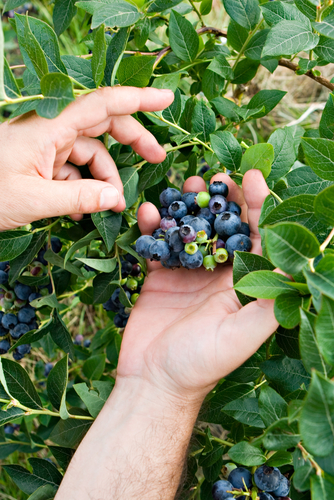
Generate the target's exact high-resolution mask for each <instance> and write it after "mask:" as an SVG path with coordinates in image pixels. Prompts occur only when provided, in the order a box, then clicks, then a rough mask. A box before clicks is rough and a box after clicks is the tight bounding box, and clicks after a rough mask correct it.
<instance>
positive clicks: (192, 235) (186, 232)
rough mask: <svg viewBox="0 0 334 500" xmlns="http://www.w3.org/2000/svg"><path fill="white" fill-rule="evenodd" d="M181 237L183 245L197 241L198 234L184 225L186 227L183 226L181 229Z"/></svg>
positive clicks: (187, 225)
mask: <svg viewBox="0 0 334 500" xmlns="http://www.w3.org/2000/svg"><path fill="white" fill-rule="evenodd" d="M179 236H180V238H181V240H182V241H183V243H192V242H193V241H195V240H196V236H197V233H196V231H195V229H194V228H193V227H192V226H189V224H184V226H181V227H180V229H179Z"/></svg>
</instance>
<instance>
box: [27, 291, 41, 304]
mask: <svg viewBox="0 0 334 500" xmlns="http://www.w3.org/2000/svg"><path fill="white" fill-rule="evenodd" d="M41 297H42V295H41V294H40V293H35V292H33V293H31V294H30V295H29V297H28V302H32V301H33V300H36V299H40V298H41Z"/></svg>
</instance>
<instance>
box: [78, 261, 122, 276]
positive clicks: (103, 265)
mask: <svg viewBox="0 0 334 500" xmlns="http://www.w3.org/2000/svg"><path fill="white" fill-rule="evenodd" d="M77 260H79V261H80V262H83V263H84V264H86V265H87V266H89V267H92V268H93V269H96V270H97V271H101V272H102V273H111V272H112V271H113V270H114V269H115V268H116V265H117V259H116V257H114V258H113V259H84V258H83V257H77Z"/></svg>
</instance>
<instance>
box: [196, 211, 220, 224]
mask: <svg viewBox="0 0 334 500" xmlns="http://www.w3.org/2000/svg"><path fill="white" fill-rule="evenodd" d="M197 217H200V218H201V219H205V220H207V221H208V223H209V224H211V226H213V224H214V223H215V220H216V216H215V215H214V214H213V213H212V212H211V210H210V209H209V208H201V210H200V211H199V212H198V213H197Z"/></svg>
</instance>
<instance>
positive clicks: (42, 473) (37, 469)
mask: <svg viewBox="0 0 334 500" xmlns="http://www.w3.org/2000/svg"><path fill="white" fill-rule="evenodd" d="M29 463H30V465H31V466H32V469H33V473H34V475H35V476H37V477H40V478H41V479H42V480H44V481H45V483H48V484H51V485H52V486H54V487H55V488H57V487H58V486H59V485H60V483H61V481H62V479H63V476H62V474H61V473H60V472H59V470H58V469H57V467H56V466H55V464H53V463H52V462H49V461H48V460H45V459H44V458H37V457H36V458H35V457H33V458H29Z"/></svg>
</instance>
